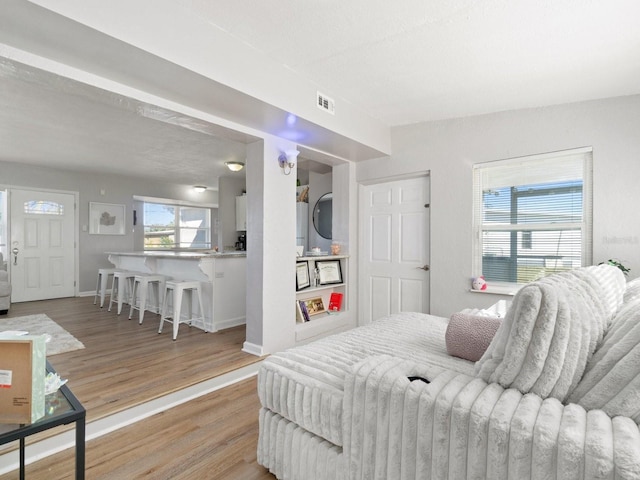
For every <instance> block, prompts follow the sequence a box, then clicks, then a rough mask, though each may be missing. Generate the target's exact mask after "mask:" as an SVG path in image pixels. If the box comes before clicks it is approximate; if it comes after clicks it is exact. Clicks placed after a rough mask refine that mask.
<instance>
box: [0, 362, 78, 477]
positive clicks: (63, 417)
mask: <svg viewBox="0 0 640 480" xmlns="http://www.w3.org/2000/svg"><path fill="white" fill-rule="evenodd" d="M47 372H52V373H55V370H54V369H53V367H52V366H51V364H50V363H49V360H47ZM44 408H45V414H44V417H42V418H41V419H40V420H38V421H37V422H34V423H32V424H30V425H15V424H14V425H7V424H0V445H4V444H5V443H9V442H14V441H16V440H19V441H20V480H24V476H25V465H24V462H25V438H26V437H28V436H29V435H34V434H36V433H38V432H43V431H45V430H49V429H50V428H54V427H57V426H60V425H67V424H69V423H73V422H75V424H76V425H75V428H76V480H84V457H85V438H84V437H85V420H86V415H87V412H86V410H85V409H84V407H83V406H82V404H81V403H80V402H79V401H78V399H77V398H76V397H75V395H74V394H73V393H71V390H69V388H68V387H67V385H63V386H62V387H60V389H59V390H58V391H57V392H55V393H52V394H50V395H47V396H46V397H45V407H44Z"/></svg>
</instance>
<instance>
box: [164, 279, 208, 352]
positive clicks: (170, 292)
mask: <svg viewBox="0 0 640 480" xmlns="http://www.w3.org/2000/svg"><path fill="white" fill-rule="evenodd" d="M194 291H195V292H196V293H197V295H198V308H199V309H200V311H199V313H200V315H199V316H197V317H194V316H193V292H194ZM183 294H186V295H187V299H186V304H187V316H186V318H184V319H183V318H182V296H183ZM170 300H171V303H172V305H171V306H172V307H173V308H172V309H171V310H170V309H169V301H170ZM194 320H202V324H203V326H205V325H206V322H205V319H204V308H203V307H202V291H201V289H200V282H198V281H195V280H194V281H192V280H182V281H180V280H175V281H168V282H167V283H166V284H165V290H164V301H163V302H162V315H161V317H160V328H158V333H162V327H163V325H164V322H169V323H172V324H173V339H174V340H175V339H176V338H177V336H178V327H179V326H180V324H181V323H187V324H189V326H191V323H192V322H193V321H194ZM207 331H208V330H207V329H206V328H205V332H207Z"/></svg>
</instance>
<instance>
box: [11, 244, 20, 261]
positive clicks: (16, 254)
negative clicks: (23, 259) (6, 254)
mask: <svg viewBox="0 0 640 480" xmlns="http://www.w3.org/2000/svg"><path fill="white" fill-rule="evenodd" d="M19 251H20V250H18V247H13V248H12V249H11V253H13V264H14V265H17V264H18V252H19Z"/></svg>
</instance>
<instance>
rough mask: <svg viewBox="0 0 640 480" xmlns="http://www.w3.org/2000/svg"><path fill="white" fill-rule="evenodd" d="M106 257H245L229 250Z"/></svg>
mask: <svg viewBox="0 0 640 480" xmlns="http://www.w3.org/2000/svg"><path fill="white" fill-rule="evenodd" d="M107 255H124V256H129V257H141V256H142V257H156V258H210V257H213V258H229V257H246V256H247V252H246V251H239V250H231V251H227V252H215V251H213V250H212V251H205V252H162V251H153V252H107Z"/></svg>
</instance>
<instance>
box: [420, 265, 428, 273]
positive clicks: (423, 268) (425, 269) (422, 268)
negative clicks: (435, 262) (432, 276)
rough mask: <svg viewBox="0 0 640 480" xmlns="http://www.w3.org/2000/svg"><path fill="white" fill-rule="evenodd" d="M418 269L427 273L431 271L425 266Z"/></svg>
mask: <svg viewBox="0 0 640 480" xmlns="http://www.w3.org/2000/svg"><path fill="white" fill-rule="evenodd" d="M417 268H419V269H420V270H424V271H425V272H428V271H429V269H430V267H429V265H423V266H421V267H417Z"/></svg>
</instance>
